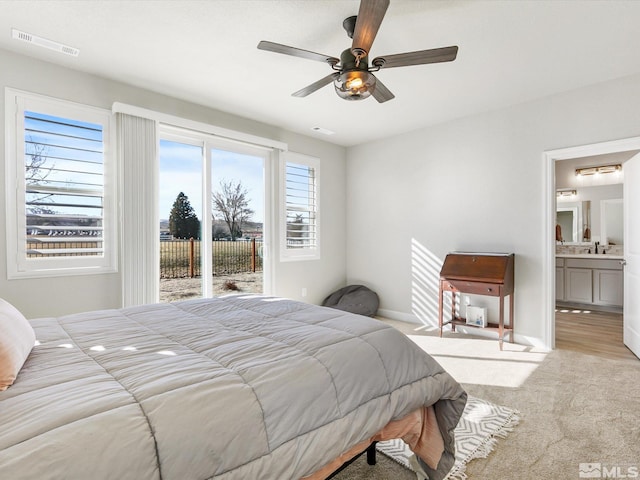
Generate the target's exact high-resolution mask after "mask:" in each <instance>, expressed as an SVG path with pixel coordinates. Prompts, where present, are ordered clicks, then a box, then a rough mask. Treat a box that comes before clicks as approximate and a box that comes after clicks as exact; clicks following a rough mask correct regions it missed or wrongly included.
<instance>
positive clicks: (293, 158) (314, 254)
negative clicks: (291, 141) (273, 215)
mask: <svg viewBox="0 0 640 480" xmlns="http://www.w3.org/2000/svg"><path fill="white" fill-rule="evenodd" d="M287 163H293V164H298V165H304V166H307V167H310V168H313V169H314V181H315V185H314V187H315V194H316V197H315V207H316V210H315V215H316V216H315V231H316V237H315V240H316V245H315V248H308V247H307V248H296V249H289V248H287ZM320 181H321V180H320V159H319V158H317V157H312V156H309V155H304V154H302V153H295V152H287V153H286V155H285V154H283V155H280V208H279V211H280V219H279V220H280V221H279V224H280V228H279V231H280V241H279V243H280V245H279V250H280V261H281V262H295V261H303V260H319V259H320V243H321V242H320V237H321V227H320Z"/></svg>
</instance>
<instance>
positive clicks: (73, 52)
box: [11, 28, 80, 57]
mask: <svg viewBox="0 0 640 480" xmlns="http://www.w3.org/2000/svg"><path fill="white" fill-rule="evenodd" d="M11 35H12V37H13V38H14V39H16V40H21V41H23V42H27V43H31V44H33V45H37V46H38V47H44V48H48V49H49V50H54V51H56V52H59V53H62V54H64V55H70V56H72V57H77V56H78V55H79V54H80V50H79V49H77V48H74V47H70V46H68V45H63V44H62V43H58V42H54V41H53V40H47V39H46V38H42V37H38V36H37V35H33V34H31V33H27V32H22V31H20V30H16V29H15V28H13V29H11Z"/></svg>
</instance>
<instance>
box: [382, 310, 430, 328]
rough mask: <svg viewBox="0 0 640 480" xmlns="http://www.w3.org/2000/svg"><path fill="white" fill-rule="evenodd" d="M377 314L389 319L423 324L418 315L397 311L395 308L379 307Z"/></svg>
mask: <svg viewBox="0 0 640 480" xmlns="http://www.w3.org/2000/svg"><path fill="white" fill-rule="evenodd" d="M377 316H379V317H384V318H388V319H389V320H398V321H400V322H408V323H417V324H418V325H422V324H423V323H422V322H421V321H420V319H419V318H418V317H416V316H415V315H413V314H412V313H404V312H397V311H395V310H387V309H386V308H379V309H378V313H377Z"/></svg>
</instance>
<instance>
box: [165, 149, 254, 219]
mask: <svg viewBox="0 0 640 480" xmlns="http://www.w3.org/2000/svg"><path fill="white" fill-rule="evenodd" d="M211 161H212V165H211V175H212V181H211V186H212V189H213V190H214V191H216V190H219V189H220V181H221V180H223V181H227V182H228V181H233V182H234V183H235V182H238V181H241V182H242V185H243V186H244V187H245V188H246V189H247V190H248V195H247V197H248V199H249V208H251V209H252V210H254V211H255V214H254V216H253V217H252V219H251V220H252V221H255V222H262V221H263V219H264V179H263V177H264V173H263V170H264V167H263V159H262V158H261V157H255V156H251V155H244V154H238V153H234V152H229V151H224V150H212V155H211ZM159 187H160V188H159V197H160V198H159V202H160V203H159V211H160V219H161V220H167V219H168V218H169V213H170V212H171V208H172V206H173V203H174V202H175V200H176V197H177V196H178V194H179V193H180V192H183V193H184V194H185V195H186V196H187V197H189V203H190V204H191V206H192V207H193V209H194V210H195V212H196V215H197V216H198V218H199V219H202V150H201V148H200V147H199V146H193V145H187V144H184V143H177V142H172V141H169V140H161V141H160V183H159ZM214 215H216V214H215V212H214Z"/></svg>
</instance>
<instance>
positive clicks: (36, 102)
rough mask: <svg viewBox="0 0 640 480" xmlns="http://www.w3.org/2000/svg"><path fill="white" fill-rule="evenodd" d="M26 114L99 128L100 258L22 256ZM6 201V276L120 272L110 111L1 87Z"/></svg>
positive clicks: (112, 129) (24, 226) (14, 277)
mask: <svg viewBox="0 0 640 480" xmlns="http://www.w3.org/2000/svg"><path fill="white" fill-rule="evenodd" d="M25 110H35V111H39V112H40V113H45V114H48V115H54V116H59V117H66V118H73V119H75V120H81V121H90V122H92V123H96V124H100V125H102V126H103V131H102V134H103V141H102V144H103V146H104V163H103V168H104V171H103V178H104V181H105V182H104V187H103V194H102V197H103V201H104V210H103V222H104V225H103V239H104V255H103V256H101V257H97V256H77V257H52V258H34V259H29V258H22V257H21V256H20V252H23V253H24V252H25V245H26V217H25V216H24V215H17V212H18V211H19V208H20V209H23V208H24V207H25V179H24V175H21V174H20V173H19V172H20V171H19V169H18V167H17V165H18V161H17V159H18V158H24V138H23V137H22V138H20V136H23V135H24V116H23V115H21V114H22V113H23V112H24V111H25ZM5 131H6V135H5V138H6V141H5V186H6V192H5V198H6V225H7V230H6V241H7V244H6V249H7V252H6V255H7V278H8V279H17V278H40V277H59V276H69V275H95V274H102V273H114V272H117V271H118V268H117V259H118V221H117V195H118V186H117V182H116V179H117V175H118V168H117V155H116V148H115V138H116V134H115V121H114V118H113V115H112V114H111V112H109V110H105V109H103V108H98V107H94V106H90V105H84V104H81V103H76V102H70V101H67V100H62V99H58V98H54V97H48V96H45V95H40V94H35V93H30V92H26V91H23V90H18V89H14V88H10V87H5Z"/></svg>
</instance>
